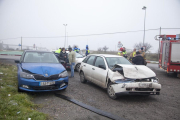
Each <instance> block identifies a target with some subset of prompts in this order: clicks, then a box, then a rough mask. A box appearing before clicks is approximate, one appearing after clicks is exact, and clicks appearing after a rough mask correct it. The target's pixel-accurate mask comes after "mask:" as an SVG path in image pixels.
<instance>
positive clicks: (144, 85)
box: [139, 83, 150, 88]
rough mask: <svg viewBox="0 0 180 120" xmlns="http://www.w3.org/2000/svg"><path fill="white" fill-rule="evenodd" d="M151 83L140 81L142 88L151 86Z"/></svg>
mask: <svg viewBox="0 0 180 120" xmlns="http://www.w3.org/2000/svg"><path fill="white" fill-rule="evenodd" d="M149 85H150V84H149V83H139V87H142V88H149Z"/></svg>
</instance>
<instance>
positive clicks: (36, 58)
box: [23, 52, 59, 63]
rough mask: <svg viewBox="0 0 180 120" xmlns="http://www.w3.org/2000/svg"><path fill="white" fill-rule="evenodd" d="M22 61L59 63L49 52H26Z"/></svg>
mask: <svg viewBox="0 0 180 120" xmlns="http://www.w3.org/2000/svg"><path fill="white" fill-rule="evenodd" d="M23 62H24V63H59V61H58V59H57V58H56V56H55V55H54V54H53V53H49V52H26V53H25V56H24V60H23Z"/></svg>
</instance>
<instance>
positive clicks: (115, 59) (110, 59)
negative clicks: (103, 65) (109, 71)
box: [106, 57, 132, 68]
mask: <svg viewBox="0 0 180 120" xmlns="http://www.w3.org/2000/svg"><path fill="white" fill-rule="evenodd" d="M106 61H107V64H108V66H109V68H112V67H113V66H114V65H115V64H128V65H132V64H131V63H130V62H129V61H128V60H127V59H126V58H124V57H106Z"/></svg>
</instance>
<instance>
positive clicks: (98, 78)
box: [91, 56, 108, 87]
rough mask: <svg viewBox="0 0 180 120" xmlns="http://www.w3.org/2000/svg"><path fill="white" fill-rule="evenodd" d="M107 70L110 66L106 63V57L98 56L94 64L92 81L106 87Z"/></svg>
mask: <svg viewBox="0 0 180 120" xmlns="http://www.w3.org/2000/svg"><path fill="white" fill-rule="evenodd" d="M107 72H108V67H107V65H106V62H105V59H104V58H103V57H100V56H99V57H97V58H96V61H95V63H94V66H93V67H92V73H91V76H92V77H91V78H92V81H93V82H94V83H96V84H97V85H99V86H101V87H105V85H106V77H107Z"/></svg>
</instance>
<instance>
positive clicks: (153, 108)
mask: <svg viewBox="0 0 180 120" xmlns="http://www.w3.org/2000/svg"><path fill="white" fill-rule="evenodd" d="M6 61H7V60H5V61H4V62H5V63H10V64H14V63H13V62H12V60H8V61H7V62H6ZM0 62H2V60H0ZM148 67H150V68H151V69H152V70H153V71H154V72H155V73H156V74H157V77H158V78H159V79H160V83H161V84H162V90H161V95H157V96H149V97H144V96H121V97H120V98H119V99H117V100H112V99H110V98H109V97H108V95H107V93H106V90H104V89H102V88H100V87H98V86H96V85H94V84H93V83H90V82H87V83H86V84H83V83H80V80H79V75H78V73H77V72H75V77H74V78H71V79H69V86H68V88H67V89H66V90H65V91H58V92H57V93H58V94H63V95H66V96H69V97H71V98H73V99H76V100H78V101H81V102H83V103H85V104H88V105H91V106H93V107H96V108H98V109H101V110H103V111H107V112H110V113H112V114H115V115H117V116H120V117H123V118H125V119H128V120H172V119H174V120H179V119H180V93H179V92H180V79H179V78H177V77H176V76H174V75H173V74H170V75H167V74H166V73H165V72H164V71H163V70H161V69H159V68H158V67H157V64H148ZM69 74H70V72H69ZM33 101H34V102H35V103H36V104H40V105H41V106H42V107H41V108H39V111H41V112H44V113H47V114H49V115H50V119H52V120H53V119H55V120H66V119H69V120H109V119H108V118H106V117H102V116H100V115H98V114H96V113H93V112H91V111H89V110H86V109H84V108H81V107H80V106H77V105H75V104H73V103H71V102H69V101H66V100H64V99H61V98H58V97H56V96H55V95H54V92H46V93H36V94H35V98H34V100H33Z"/></svg>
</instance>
